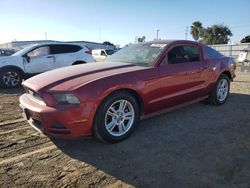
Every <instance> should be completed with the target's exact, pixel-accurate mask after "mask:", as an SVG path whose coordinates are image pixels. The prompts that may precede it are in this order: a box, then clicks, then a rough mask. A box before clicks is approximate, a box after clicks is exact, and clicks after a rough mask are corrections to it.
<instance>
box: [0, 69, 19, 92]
mask: <svg viewBox="0 0 250 188" xmlns="http://www.w3.org/2000/svg"><path fill="white" fill-rule="evenodd" d="M22 79H23V75H22V73H21V72H20V71H18V70H17V69H14V68H6V69H3V70H2V71H1V73H0V85H1V86H2V87H4V88H13V87H17V86H20V85H21V83H22Z"/></svg>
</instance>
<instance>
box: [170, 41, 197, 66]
mask: <svg viewBox="0 0 250 188" xmlns="http://www.w3.org/2000/svg"><path fill="white" fill-rule="evenodd" d="M198 61H200V52H199V49H198V48H197V47H195V46H190V45H183V46H176V47H174V48H172V49H171V50H170V51H169V52H168V63H169V64H179V63H190V62H198Z"/></svg>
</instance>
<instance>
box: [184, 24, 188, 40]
mask: <svg viewBox="0 0 250 188" xmlns="http://www.w3.org/2000/svg"><path fill="white" fill-rule="evenodd" d="M187 37H188V26H187V27H186V33H185V40H187Z"/></svg>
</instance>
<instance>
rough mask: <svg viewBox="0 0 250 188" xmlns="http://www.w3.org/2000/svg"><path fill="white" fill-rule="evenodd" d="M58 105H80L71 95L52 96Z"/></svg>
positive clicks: (59, 94) (57, 94) (58, 94)
mask: <svg viewBox="0 0 250 188" xmlns="http://www.w3.org/2000/svg"><path fill="white" fill-rule="evenodd" d="M53 96H54V97H55V98H56V100H57V102H58V103H59V104H80V101H79V99H78V98H77V97H76V96H75V95H74V94H72V93H56V94H53Z"/></svg>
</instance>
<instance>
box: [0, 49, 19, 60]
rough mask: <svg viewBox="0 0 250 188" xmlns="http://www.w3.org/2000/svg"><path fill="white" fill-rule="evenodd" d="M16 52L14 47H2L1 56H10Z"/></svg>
mask: <svg viewBox="0 0 250 188" xmlns="http://www.w3.org/2000/svg"><path fill="white" fill-rule="evenodd" d="M14 53H15V50H14V49H1V48H0V58H1V57H2V56H10V55H12V54H14Z"/></svg>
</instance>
